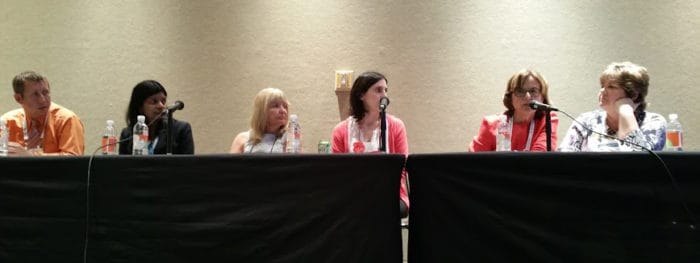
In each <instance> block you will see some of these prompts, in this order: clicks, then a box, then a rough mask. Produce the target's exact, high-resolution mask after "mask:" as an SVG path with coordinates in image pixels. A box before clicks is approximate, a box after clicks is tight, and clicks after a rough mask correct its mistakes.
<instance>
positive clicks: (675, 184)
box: [557, 109, 697, 231]
mask: <svg viewBox="0 0 700 263" xmlns="http://www.w3.org/2000/svg"><path fill="white" fill-rule="evenodd" d="M557 111H558V112H561V113H563V114H564V115H566V117H569V119H571V120H573V121H574V122H576V123H578V124H579V125H581V127H583V128H584V129H586V130H587V131H590V132H592V133H595V134H598V135H600V136H603V137H606V138H610V139H613V140H617V141H620V142H622V143H627V144H630V145H632V146H636V147H639V148H640V149H642V150H645V151H647V152H648V153H650V154H651V155H652V156H654V157H656V159H657V160H658V161H659V162H660V163H661V165H662V166H663V167H664V170H665V171H666V175H667V176H668V179H669V180H670V181H671V186H672V187H673V190H674V192H675V193H676V194H677V195H678V199H679V201H680V203H681V205H682V206H683V209H684V211H685V213H686V215H687V216H688V219H689V220H690V225H689V227H690V229H691V230H693V231H694V230H695V225H697V221H696V220H695V216H694V214H693V212H692V211H691V210H690V208H689V207H688V204H687V203H686V201H685V198H683V195H682V194H681V188H680V187H679V186H678V182H677V181H676V178H675V177H674V176H673V174H672V173H671V170H670V169H668V165H666V162H664V160H663V159H661V156H659V155H658V154H656V153H655V152H654V151H652V150H651V149H649V148H647V147H644V146H642V145H639V144H637V143H634V142H631V141H627V140H623V139H620V138H617V137H615V136H612V135H608V134H604V133H602V132H597V131H594V130H593V129H591V128H590V127H588V126H587V125H584V124H583V123H581V122H579V121H578V120H577V119H576V118H574V117H572V116H571V115H569V114H568V113H566V112H565V111H563V110H560V109H559V110H557ZM671 223H672V224H674V225H675V224H676V223H677V222H675V221H673V222H671Z"/></svg>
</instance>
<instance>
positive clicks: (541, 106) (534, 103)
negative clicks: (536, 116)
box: [530, 100, 559, 111]
mask: <svg viewBox="0 0 700 263" xmlns="http://www.w3.org/2000/svg"><path fill="white" fill-rule="evenodd" d="M530 108H532V109H533V110H546V111H559V109H557V108H555V107H552V105H549V104H544V103H542V102H539V101H536V100H531V101H530Z"/></svg>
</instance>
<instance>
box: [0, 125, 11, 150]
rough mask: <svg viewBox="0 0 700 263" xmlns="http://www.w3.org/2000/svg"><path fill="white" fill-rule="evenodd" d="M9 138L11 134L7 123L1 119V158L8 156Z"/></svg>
mask: <svg viewBox="0 0 700 263" xmlns="http://www.w3.org/2000/svg"><path fill="white" fill-rule="evenodd" d="M9 137H10V133H9V131H8V130H7V121H6V120H5V119H0V156H7V150H8V149H7V147H8V146H7V144H8V141H9Z"/></svg>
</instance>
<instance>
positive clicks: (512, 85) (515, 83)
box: [503, 69, 550, 119]
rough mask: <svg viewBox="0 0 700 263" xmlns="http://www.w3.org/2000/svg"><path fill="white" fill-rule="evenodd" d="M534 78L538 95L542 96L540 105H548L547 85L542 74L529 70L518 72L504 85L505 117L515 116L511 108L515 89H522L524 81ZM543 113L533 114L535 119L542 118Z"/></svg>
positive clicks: (539, 111)
mask: <svg viewBox="0 0 700 263" xmlns="http://www.w3.org/2000/svg"><path fill="white" fill-rule="evenodd" d="M530 77H532V78H534V79H535V81H537V82H538V83H539V84H540V94H542V103H544V104H550V102H549V84H547V80H545V79H544V77H543V76H542V74H540V73H539V72H537V71H535V70H531V69H522V70H520V71H519V72H517V73H515V74H513V76H511V77H510V79H509V80H508V84H506V93H505V94H504V95H503V106H506V108H507V109H508V110H507V111H506V115H508V116H513V114H515V107H513V93H514V92H515V90H517V89H522V88H523V86H524V85H525V81H527V79H528V78H530ZM544 114H545V113H544V111H542V110H538V111H537V112H536V113H535V119H539V118H542V117H544Z"/></svg>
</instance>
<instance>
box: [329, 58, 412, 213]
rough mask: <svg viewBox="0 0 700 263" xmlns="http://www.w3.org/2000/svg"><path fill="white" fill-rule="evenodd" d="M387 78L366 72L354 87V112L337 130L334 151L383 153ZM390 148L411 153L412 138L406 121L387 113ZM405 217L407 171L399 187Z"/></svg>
mask: <svg viewBox="0 0 700 263" xmlns="http://www.w3.org/2000/svg"><path fill="white" fill-rule="evenodd" d="M387 91H388V88H387V80H386V77H384V75H382V74H381V73H378V72H365V73H362V74H361V75H360V76H359V77H357V79H356V80H355V82H354V83H353V85H352V89H351V90H350V114H351V116H350V117H348V118H347V119H346V120H344V121H342V122H340V123H339V124H338V125H336V126H335V128H334V129H333V142H332V144H331V149H332V152H333V153H374V152H379V141H380V138H379V137H380V132H381V131H380V127H379V126H380V118H379V117H380V114H379V101H380V100H381V98H382V97H385V96H386V94H387ZM386 124H387V125H386V141H385V145H386V146H387V148H386V150H387V152H389V153H401V154H404V155H408V140H407V139H406V127H405V126H404V124H403V122H402V121H401V120H400V119H399V118H396V117H394V116H392V115H389V114H387V115H386ZM399 197H400V202H399V208H400V211H401V217H406V216H407V215H408V207H409V201H408V190H407V186H406V171H405V170H404V171H403V173H402V174H401V185H400V189H399Z"/></svg>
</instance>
